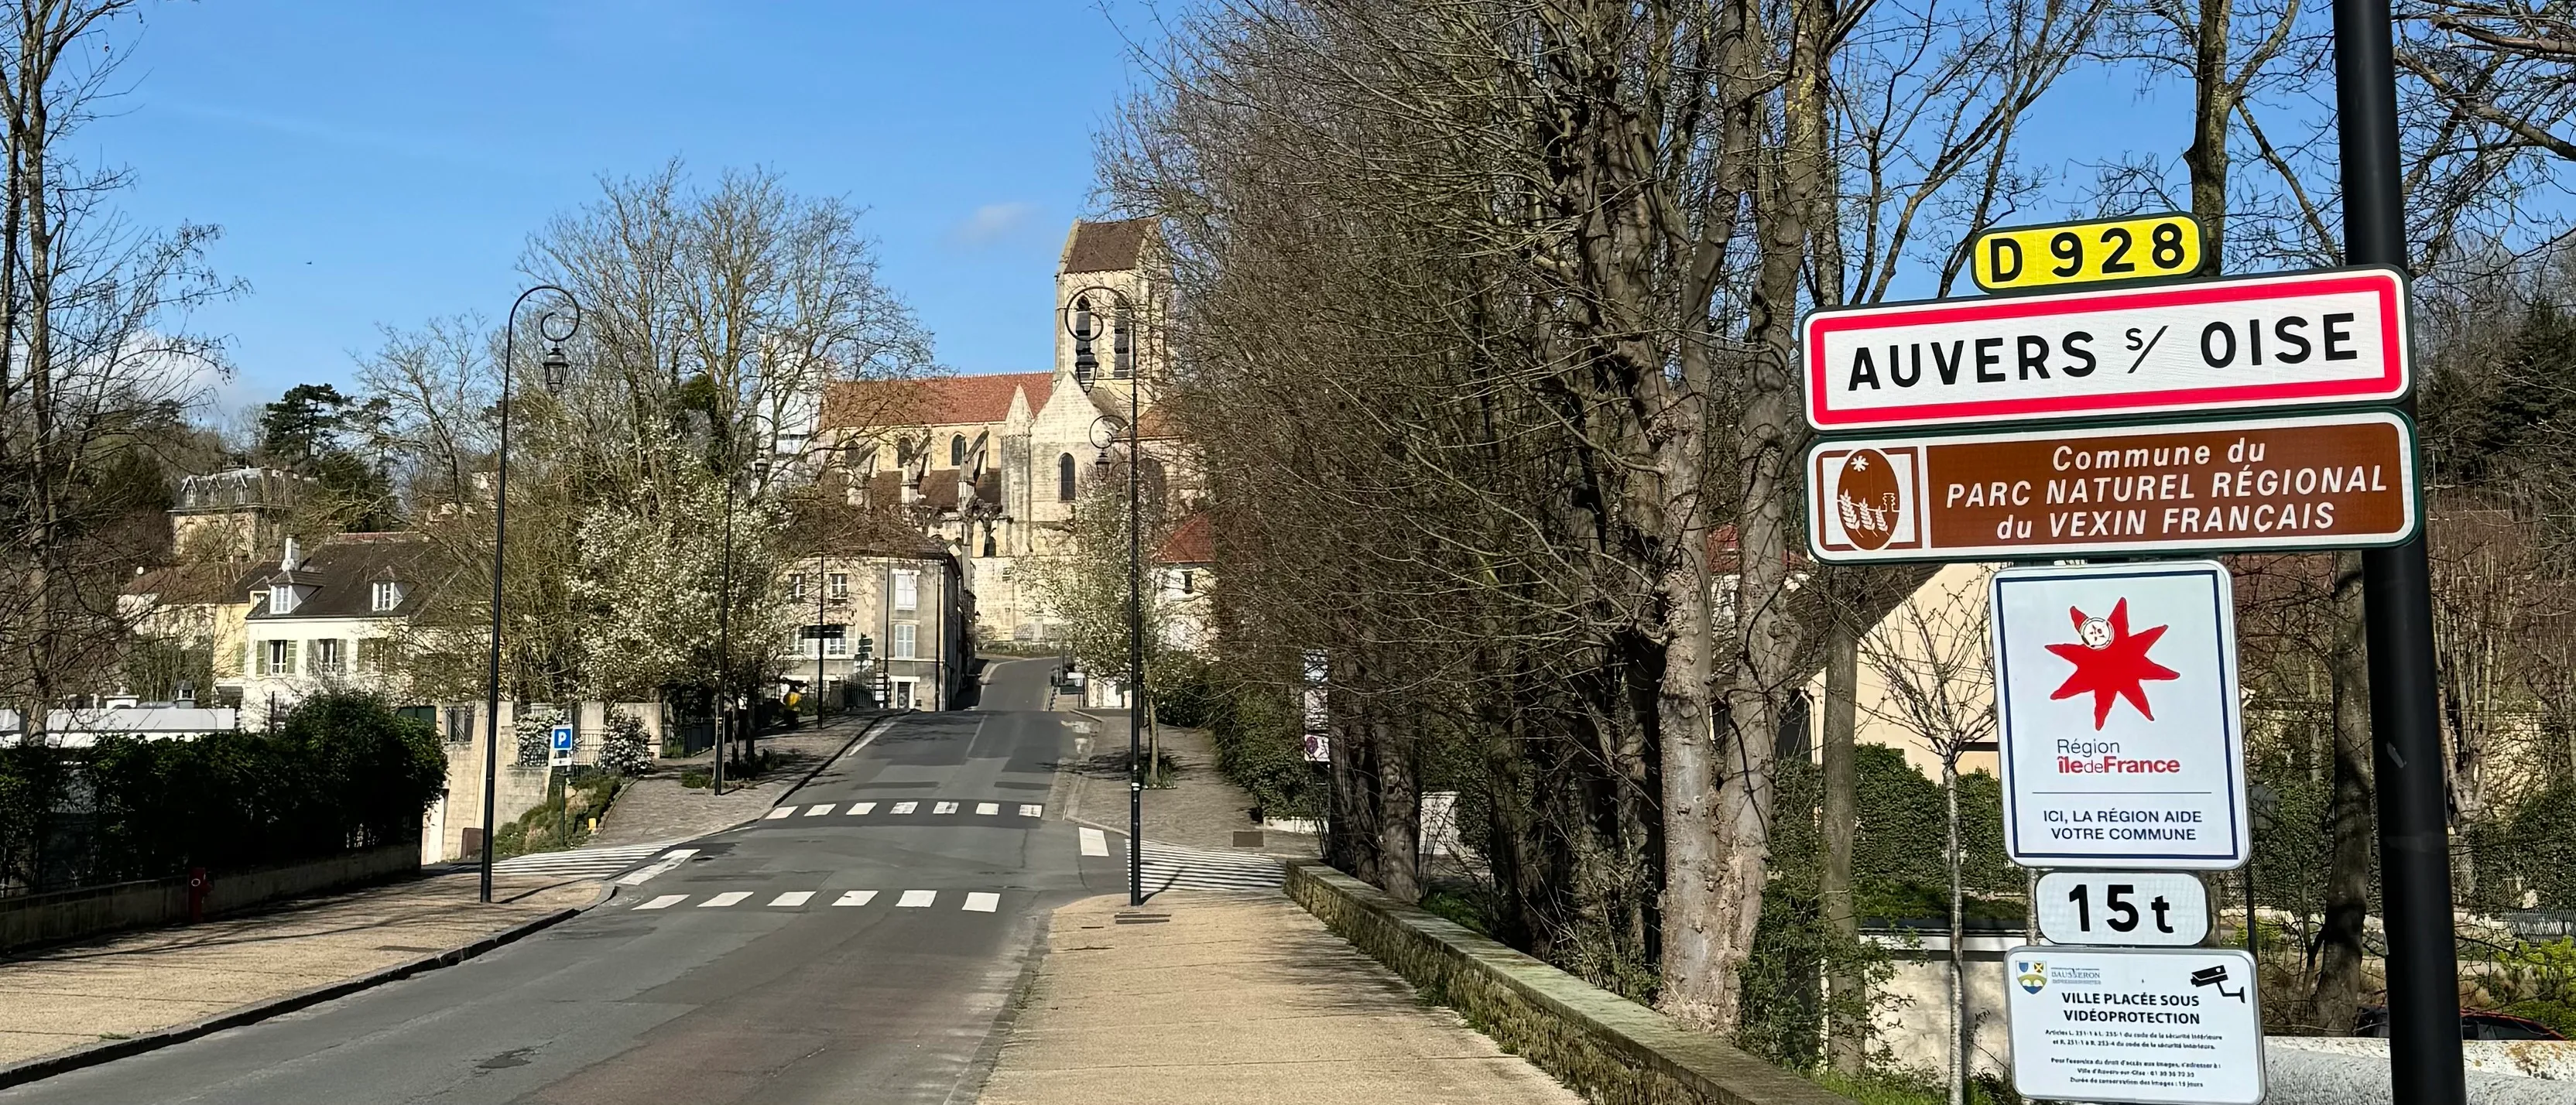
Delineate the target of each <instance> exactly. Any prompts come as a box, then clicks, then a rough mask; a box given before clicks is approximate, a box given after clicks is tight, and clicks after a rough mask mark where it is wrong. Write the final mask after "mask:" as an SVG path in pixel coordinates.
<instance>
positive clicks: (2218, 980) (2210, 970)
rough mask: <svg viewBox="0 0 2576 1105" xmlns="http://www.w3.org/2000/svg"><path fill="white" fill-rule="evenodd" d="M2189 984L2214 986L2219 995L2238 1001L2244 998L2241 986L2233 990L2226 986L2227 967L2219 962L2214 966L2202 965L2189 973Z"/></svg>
mask: <svg viewBox="0 0 2576 1105" xmlns="http://www.w3.org/2000/svg"><path fill="white" fill-rule="evenodd" d="M2191 984H2192V985H2194V986H2209V987H2214V988H2216V989H2217V990H2218V994H2219V996H2220V997H2229V998H2235V999H2236V1000H2238V1001H2244V1000H2245V990H2244V988H2243V987H2238V988H2236V989H2234V990H2230V989H2228V988H2227V967H2226V965H2225V964H2220V965H2218V966H2215V967H2203V968H2201V969H2199V970H2197V971H2193V972H2192V973H2191Z"/></svg>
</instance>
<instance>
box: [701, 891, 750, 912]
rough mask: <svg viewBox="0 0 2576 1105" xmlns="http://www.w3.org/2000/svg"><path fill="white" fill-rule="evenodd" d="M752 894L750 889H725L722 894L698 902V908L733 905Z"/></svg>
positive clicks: (718, 907) (721, 907)
mask: <svg viewBox="0 0 2576 1105" xmlns="http://www.w3.org/2000/svg"><path fill="white" fill-rule="evenodd" d="M750 896H751V892H750V891H748V890H728V891H725V892H724V893H722V894H718V895H716V896H715V897H712V898H709V899H707V900H705V901H703V902H699V903H698V908H699V909H723V908H724V907H726V906H729V905H733V904H734V903H736V902H740V901H741V900H743V899H745V898H748V897H750Z"/></svg>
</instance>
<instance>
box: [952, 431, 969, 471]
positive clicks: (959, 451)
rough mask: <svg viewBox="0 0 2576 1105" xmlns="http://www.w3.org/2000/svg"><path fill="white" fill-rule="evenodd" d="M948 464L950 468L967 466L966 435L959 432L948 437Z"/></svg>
mask: <svg viewBox="0 0 2576 1105" xmlns="http://www.w3.org/2000/svg"><path fill="white" fill-rule="evenodd" d="M948 466H949V467H950V468H964V467H966V435H964V434H959V435H957V436H955V437H952V438H949V439H948Z"/></svg>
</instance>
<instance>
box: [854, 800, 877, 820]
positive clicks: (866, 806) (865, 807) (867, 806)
mask: <svg viewBox="0 0 2576 1105" xmlns="http://www.w3.org/2000/svg"><path fill="white" fill-rule="evenodd" d="M875 812H877V804H876V803H874V802H852V803H850V813H852V814H853V815H856V816H859V817H865V816H867V815H869V814H872V813H875Z"/></svg>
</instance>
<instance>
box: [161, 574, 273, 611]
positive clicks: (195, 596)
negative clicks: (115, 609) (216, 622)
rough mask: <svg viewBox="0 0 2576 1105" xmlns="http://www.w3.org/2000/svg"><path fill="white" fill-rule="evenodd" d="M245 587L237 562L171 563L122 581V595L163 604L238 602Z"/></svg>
mask: <svg viewBox="0 0 2576 1105" xmlns="http://www.w3.org/2000/svg"><path fill="white" fill-rule="evenodd" d="M274 571H276V566H275V565H269V566H266V567H262V568H258V569H256V570H255V571H254V572H253V573H252V574H253V575H254V576H266V575H268V574H269V573H271V572H274ZM248 590H249V583H248V582H247V581H246V580H245V579H244V578H243V574H242V565H240V564H172V565H168V566H166V567H160V568H154V569H152V570H150V571H148V572H144V573H142V574H141V575H137V576H135V577H134V578H133V579H130V580H127V581H125V593H126V594H129V595H135V596H138V597H141V596H148V597H150V598H151V599H152V601H154V602H156V603H159V604H161V605H163V606H189V605H194V604H197V603H226V602H240V601H242V596H243V595H244V594H245V593H246V592H247V591H248Z"/></svg>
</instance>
